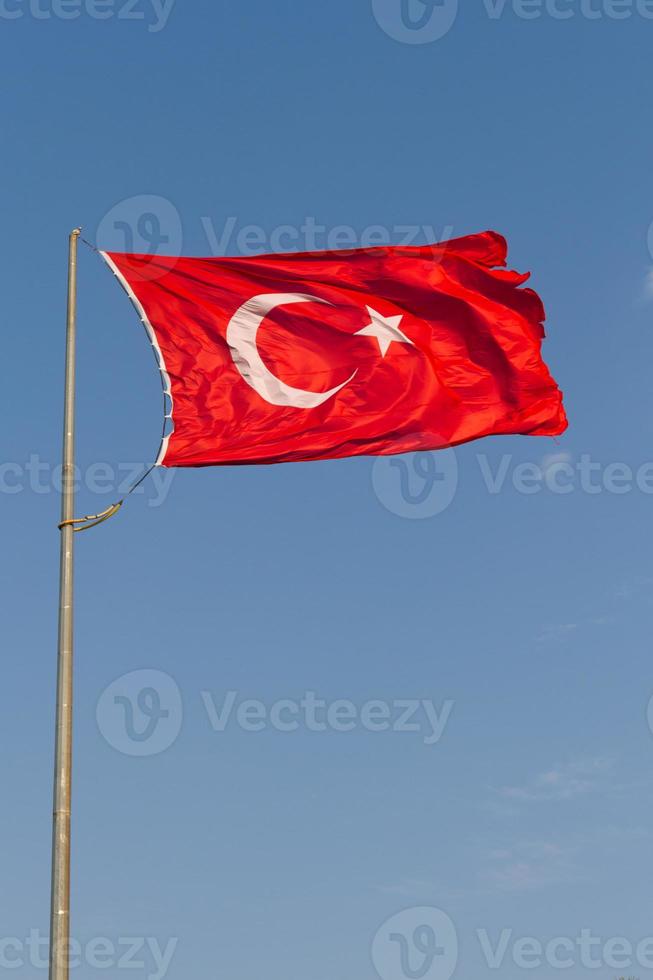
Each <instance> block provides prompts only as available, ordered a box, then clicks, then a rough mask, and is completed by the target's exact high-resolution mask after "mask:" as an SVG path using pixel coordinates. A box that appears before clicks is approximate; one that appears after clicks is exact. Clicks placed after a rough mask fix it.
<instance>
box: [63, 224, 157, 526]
mask: <svg viewBox="0 0 653 980" xmlns="http://www.w3.org/2000/svg"><path fill="white" fill-rule="evenodd" d="M79 240H80V241H81V242H83V243H84V245H87V246H88V247H89V248H90V249H91V251H93V252H95V253H96V255H100V257H101V252H100V250H99V249H98V248H96V246H95V245H93V243H92V242H89V241H88V239H86V238H83V237H82V236H81V235H80V236H79ZM165 396H166V391H165V387H164V391H163V412H164V417H163V432H162V434H161V445H163V440H164V438H165V430H166V423H167V420H168V418H169V417H170V416H169V415H168V414H167V411H166V401H165ZM156 465H157V463H152V465H151V466H150V467H149V468H148V469H147V470H146V471H145V473H143V475H142V476H141V477H140V478H139V479H138V480H137V481H136V483H134V485H133V486H132V487H130V488H129V490H128V491H127V493H126V494H125V495H124V497H121V498H120V500H117V501H116V502H115V503H114V504H111V506H110V507H107V509H106V510H102V511H100V513H99V514H86V516H85V517H73V518H71V519H70V520H67V521H61V523H59V524H58V525H57V527H58V529H59V530H60V531H63V529H64V528H65V527H72V529H73V531H74V532H75V533H77V532H79V531H89V530H90V529H91V528H92V527H97V526H98V525H99V524H104V522H105V521H108V520H110V519H111V518H112V517H115V515H116V514H117V513H118V511H119V510H120V508H121V507H122V505H123V504H124V502H125V500H126V499H127V497H129V496H130V494H132V493H133V492H134V490H136V489H137V488H138V487H140V485H141V483H143V482H144V481H145V480H146V479H147V477H148V476H149V475H150V473H151V472H152V470H153V469H154V467H155V466H156Z"/></svg>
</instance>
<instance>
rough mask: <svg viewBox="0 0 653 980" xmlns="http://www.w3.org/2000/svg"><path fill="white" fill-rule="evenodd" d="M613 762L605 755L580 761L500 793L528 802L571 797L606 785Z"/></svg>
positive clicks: (557, 768) (540, 774) (502, 789)
mask: <svg viewBox="0 0 653 980" xmlns="http://www.w3.org/2000/svg"><path fill="white" fill-rule="evenodd" d="M612 765H613V763H612V761H611V760H609V759H605V758H595V759H583V760H578V761H575V762H570V763H568V764H567V765H565V766H558V767H555V768H553V769H549V770H547V771H546V772H542V773H539V774H538V775H537V776H535V777H534V778H533V779H531V780H529V782H528V783H526V784H525V785H523V786H503V787H501V788H500V789H499V790H497V792H498V794H499V795H500V796H501V797H503V798H504V799H508V800H513V801H522V802H525V803H540V802H547V801H550V800H570V799H573V798H574V797H577V796H583V795H584V794H586V793H591V792H594V791H596V790H597V789H600V788H602V786H603V785H605V780H606V776H607V775H608V774H609V772H610V770H611V769H612Z"/></svg>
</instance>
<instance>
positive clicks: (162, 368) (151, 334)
mask: <svg viewBox="0 0 653 980" xmlns="http://www.w3.org/2000/svg"><path fill="white" fill-rule="evenodd" d="M98 251H99V253H100V255H101V256H102V258H103V259H104V261H105V262H106V263H107V265H108V266H109V268H110V269H111V271H112V272H113V274H114V276H115V277H116V279H117V280H118V282H119V283H120V285H121V286H122V288H123V289H124V290H125V292H126V293H127V295H128V296H129V298H130V300H131V301H132V303H133V305H134V308H135V309H136V312H137V313H138V315H139V317H140V320H141V323H142V324H143V326H144V327H145V330H146V332H147V336H148V339H149V341H150V344H151V345H152V348H153V350H154V353H155V356H156V359H157V367H158V369H159V374H160V376H161V385H162V387H163V394H164V396H165V395H167V396H168V398H169V399H170V412H169V413H168V412H166V409H165V404H164V423H163V424H164V430H163V435H162V437H161V446H160V448H159V453H158V455H157V458H156V460H155V463H154V465H155V466H163V460H164V458H165V456H166V453H167V452H168V443H169V441H170V436H171V435H172V433H173V431H174V419H173V409H174V398H173V397H172V385H171V383H170V375H169V374H168V370H167V368H166V362H165V358H164V356H163V351H162V350H161V348H160V346H159V341H158V339H157V336H156V332H155V330H154V327H153V326H152V324H151V322H150V319H149V317H148V315H147V313H146V312H145V308H144V306H143V304H142V303H141V301H140V300H139V298H138V296H137V295H136V293H135V292H134V290H133V289H132V288H131V286H130V285H129V283H128V281H127V280H126V279H125V277H124V276H123V274H122V272H121V271H120V269H119V268H118V266H117V265H116V263H115V262H114V261H113V259H112V258H111V256H110V255H109V253H108V252H103V251H102V250H101V249H99V250H98ZM166 419H170V422H171V425H172V428H171V430H170V432H168V433H167V434H166V431H165V420H166Z"/></svg>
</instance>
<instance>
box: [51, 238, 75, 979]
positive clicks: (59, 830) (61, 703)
mask: <svg viewBox="0 0 653 980" xmlns="http://www.w3.org/2000/svg"><path fill="white" fill-rule="evenodd" d="M80 232H81V229H80V228H76V229H75V230H74V231H73V232H71V233H70V238H69V241H68V315H67V322H66V380H65V397H64V427H63V474H62V499H61V522H62V523H61V564H60V579H59V652H58V667H57V716H56V740H55V763H54V817H53V829H52V905H51V914H50V980H68V978H69V960H70V799H71V793H70V791H71V775H72V742H73V737H72V736H73V539H74V536H75V532H74V524H73V523H72V522H73V520H74V504H75V472H74V471H75V340H76V314H77V241H78V238H79V235H80Z"/></svg>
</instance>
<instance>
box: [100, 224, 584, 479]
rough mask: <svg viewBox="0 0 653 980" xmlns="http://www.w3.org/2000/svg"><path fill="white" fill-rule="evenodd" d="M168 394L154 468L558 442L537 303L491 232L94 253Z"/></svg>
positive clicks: (560, 417) (556, 401)
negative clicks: (468, 444) (347, 243)
mask: <svg viewBox="0 0 653 980" xmlns="http://www.w3.org/2000/svg"><path fill="white" fill-rule="evenodd" d="M102 254H103V256H104V258H105V259H106V261H107V262H108V264H109V265H110V267H111V268H112V269H113V271H114V273H115V274H116V276H117V277H118V278H119V280H120V281H121V283H122V285H123V286H124V288H125V289H126V290H127V292H128V294H129V295H130V296H131V298H132V300H133V301H134V303H135V305H136V308H137V309H138V311H139V314H140V316H141V318H142V320H143V322H144V324H145V326H146V328H147V330H148V333H149V336H150V340H151V342H152V344H153V346H154V348H155V351H156V352H157V356H158V360H159V367H160V371H161V375H162V378H163V383H164V388H165V390H166V392H167V393H168V395H169V396H170V399H169V404H170V417H171V420H172V431H171V433H170V434H169V435H167V436H166V437H165V439H164V440H163V444H162V447H161V451H160V454H159V458H158V461H157V462H158V463H159V464H161V465H163V466H211V465H216V464H226V463H279V462H289V461H292V460H308V459H332V458H339V457H345V456H357V455H363V454H372V455H382V454H392V453H403V452H409V451H412V450H418V449H438V448H441V447H443V446H450V445H455V444H457V443H461V442H465V441H468V440H470V439H476V438H479V437H481V436H488V435H499V434H507V433H522V434H525V435H557V434H559V433H561V432H563V431H564V429H565V428H566V425H567V422H566V418H565V413H564V409H563V406H562V395H561V392H560V390H559V389H558V387H557V385H556V383H555V381H554V380H553V379H552V377H551V375H550V374H549V371H548V370H547V367H546V365H545V364H544V362H543V360H542V358H541V354H540V347H541V343H542V339H543V337H544V330H543V326H542V323H543V320H544V310H543V307H542V303H541V301H540V299H539V297H538V296H537V294H536V293H535V292H533V291H532V290H531V289H528V288H526V289H525V288H521V287H522V286H523V284H524V283H525V282H526V280H527V279H528V274H526V275H522V274H519V273H517V272H511V271H506V270H505V269H501V268H498V267H500V266H504V265H505V262H506V243H505V240H504V239H503V238H502V237H501V236H500V235H497V234H496V233H494V232H485V233H483V234H480V235H471V236H468V237H466V238H459V239H457V240H455V241H450V242H446V243H444V244H441V245H429V246H424V247H421V246H420V247H381V248H368V249H356V250H354V251H342V252H340V251H329V252H305V253H294V254H289V255H261V256H257V257H255V258H168V257H162V256H159V257H153V256H148V255H130V254H121V253H115V252H112V253H107V252H103V253H102Z"/></svg>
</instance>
